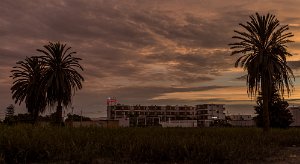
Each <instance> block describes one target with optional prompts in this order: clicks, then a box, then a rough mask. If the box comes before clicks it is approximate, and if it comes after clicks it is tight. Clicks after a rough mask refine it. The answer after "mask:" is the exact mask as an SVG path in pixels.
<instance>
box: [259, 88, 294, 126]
mask: <svg viewBox="0 0 300 164" xmlns="http://www.w3.org/2000/svg"><path fill="white" fill-rule="evenodd" d="M288 106H289V103H288V102H287V101H285V100H284V99H281V98H280V96H279V94H278V93H277V91H276V90H274V91H273V92H272V96H271V100H270V101H269V107H270V113H269V117H270V127H273V128H287V127H289V125H290V124H291V123H292V122H293V115H292V114H291V112H290V111H289V110H288V109H287V107H288ZM254 110H255V112H256V114H258V115H257V116H256V117H255V118H254V119H255V121H256V125H257V126H258V127H263V98H262V96H261V94H260V96H259V97H258V98H257V106H255V107H254Z"/></svg>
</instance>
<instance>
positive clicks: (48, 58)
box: [37, 42, 84, 123]
mask: <svg viewBox="0 0 300 164" xmlns="http://www.w3.org/2000/svg"><path fill="white" fill-rule="evenodd" d="M37 51H38V52H41V53H42V54H43V55H42V56H41V59H42V63H43V64H44V65H45V74H44V82H45V84H46V87H47V102H48V104H49V105H50V106H54V104H55V103H57V109H56V114H57V121H58V122H59V123H61V122H62V105H64V106H65V107H67V106H68V105H69V104H70V103H71V98H72V95H73V94H74V93H75V91H76V90H77V89H81V88H82V84H81V82H82V81H84V78H83V77H82V76H81V75H80V74H79V73H78V72H77V70H76V68H77V69H80V70H83V68H82V67H81V65H80V64H79V61H80V60H81V58H77V57H73V56H72V55H73V54H76V52H74V51H71V47H66V44H61V43H60V42H57V43H51V42H49V44H48V45H45V46H44V50H42V49H37Z"/></svg>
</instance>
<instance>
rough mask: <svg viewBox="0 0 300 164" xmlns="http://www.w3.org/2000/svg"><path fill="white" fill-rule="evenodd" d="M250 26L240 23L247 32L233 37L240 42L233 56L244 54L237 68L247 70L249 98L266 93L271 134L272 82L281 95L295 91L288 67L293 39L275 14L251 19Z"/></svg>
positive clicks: (266, 122) (266, 119) (266, 125)
mask: <svg viewBox="0 0 300 164" xmlns="http://www.w3.org/2000/svg"><path fill="white" fill-rule="evenodd" d="M250 19H251V20H250V21H247V23H246V24H241V23H240V24H239V25H240V26H241V27H242V28H243V29H244V30H245V32H240V31H237V30H234V32H235V33H236V34H237V35H235V36H233V37H232V38H234V39H238V40H239V42H236V43H232V44H229V45H230V46H231V47H230V48H231V49H234V51H232V53H231V55H235V54H242V56H240V57H239V58H238V59H237V61H236V62H235V67H239V66H240V67H242V68H244V70H247V72H248V74H247V85H248V89H247V92H248V95H249V96H250V97H252V96H253V95H256V94H257V93H259V92H261V93H262V99H263V116H264V131H269V126H270V120H269V103H268V101H269V97H270V94H271V91H272V83H274V87H275V89H276V90H278V91H279V94H280V95H281V96H283V95H284V92H285V91H286V92H287V93H288V95H289V94H290V93H291V89H292V88H293V83H292V79H295V78H294V75H293V72H292V70H291V69H290V67H289V66H288V65H287V62H286V57H287V56H292V54H290V53H289V52H287V49H286V48H287V46H286V44H287V43H290V42H292V41H291V40H289V38H290V37H292V36H293V34H292V33H291V32H286V31H287V30H288V29H289V27H288V25H284V26H280V24H279V21H278V20H277V18H275V16H274V15H272V14H267V15H263V16H261V15H259V14H258V13H256V17H255V16H254V15H251V16H250Z"/></svg>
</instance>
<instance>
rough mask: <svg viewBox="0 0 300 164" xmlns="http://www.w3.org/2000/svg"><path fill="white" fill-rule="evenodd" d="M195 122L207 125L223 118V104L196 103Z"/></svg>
mask: <svg viewBox="0 0 300 164" xmlns="http://www.w3.org/2000/svg"><path fill="white" fill-rule="evenodd" d="M196 111H197V113H196V115H197V121H198V122H197V123H198V126H200V127H208V126H210V124H212V123H213V122H214V121H216V120H225V113H224V111H225V107H224V105H223V104H201V105H196Z"/></svg>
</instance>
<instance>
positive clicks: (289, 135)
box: [0, 125, 300, 163]
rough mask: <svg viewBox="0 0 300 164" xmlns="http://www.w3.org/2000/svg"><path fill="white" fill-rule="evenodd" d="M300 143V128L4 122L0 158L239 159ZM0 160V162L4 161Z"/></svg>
mask: <svg viewBox="0 0 300 164" xmlns="http://www.w3.org/2000/svg"><path fill="white" fill-rule="evenodd" d="M291 145H299V146H300V129H288V130H280V129H273V130H272V131H271V132H270V133H269V134H264V133H263V132H262V131H261V130H260V129H257V128H169V129H163V128H117V129H104V128H92V127H91V128H67V127H34V126H31V125H16V126H5V125H0V160H1V158H2V159H3V160H4V159H5V160H6V162H13V163H26V162H27V163H28V162H59V161H69V162H74V163H84V162H85V163H90V162H93V161H94V162H95V161H97V160H98V159H105V160H109V161H115V162H128V163H131V162H137V163H149V162H150V163H151V162H152V163H158V162H163V163H169V162H180V163H181V162H187V163H194V162H195V163H198V162H199V161H201V162H203V163H223V162H225V163H231V162H233V163H237V162H241V161H249V160H250V161H256V160H263V159H265V158H267V157H270V156H272V155H274V154H276V152H278V150H279V149H281V148H282V147H286V146H291ZM0 162H1V161H0Z"/></svg>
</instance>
